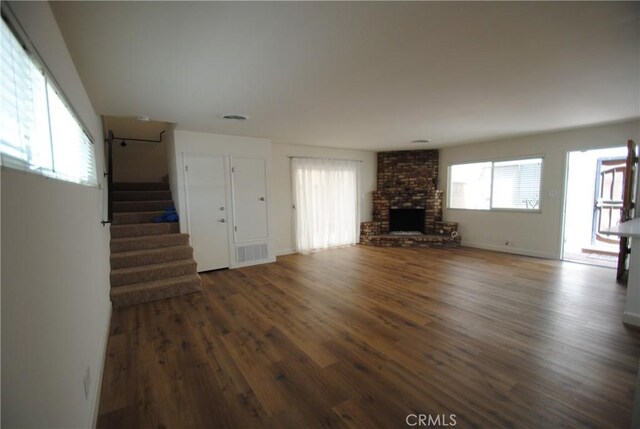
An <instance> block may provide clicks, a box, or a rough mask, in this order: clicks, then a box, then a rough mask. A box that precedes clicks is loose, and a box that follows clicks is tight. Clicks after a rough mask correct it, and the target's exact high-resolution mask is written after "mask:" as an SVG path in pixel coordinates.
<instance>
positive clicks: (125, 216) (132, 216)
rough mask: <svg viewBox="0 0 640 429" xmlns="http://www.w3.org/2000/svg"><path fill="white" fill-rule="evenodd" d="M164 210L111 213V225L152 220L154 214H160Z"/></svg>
mask: <svg viewBox="0 0 640 429" xmlns="http://www.w3.org/2000/svg"><path fill="white" fill-rule="evenodd" d="M163 214H164V211H142V212H122V213H114V214H113V225H131V224H135V223H149V222H153V218H154V217H156V216H162V215H163Z"/></svg>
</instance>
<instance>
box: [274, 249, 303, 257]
mask: <svg viewBox="0 0 640 429" xmlns="http://www.w3.org/2000/svg"><path fill="white" fill-rule="evenodd" d="M294 253H298V252H296V251H295V250H294V249H280V250H276V256H284V255H292V254H294Z"/></svg>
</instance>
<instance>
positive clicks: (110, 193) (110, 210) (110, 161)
mask: <svg viewBox="0 0 640 429" xmlns="http://www.w3.org/2000/svg"><path fill="white" fill-rule="evenodd" d="M114 138H115V137H114V135H113V131H111V130H109V132H108V133H107V138H106V139H104V141H105V143H106V144H107V171H105V172H104V177H106V178H107V220H103V221H102V222H100V223H102V225H103V226H104V225H106V224H108V223H111V222H112V221H113V140H114Z"/></svg>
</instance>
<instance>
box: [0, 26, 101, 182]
mask: <svg viewBox="0 0 640 429" xmlns="http://www.w3.org/2000/svg"><path fill="white" fill-rule="evenodd" d="M1 36H2V37H1V46H0V54H1V55H2V61H1V63H0V77H1V79H0V80H1V81H2V83H1V84H0V85H1V87H2V96H1V97H2V98H1V102H2V104H1V105H0V125H1V126H0V165H2V166H3V167H7V168H13V169H19V170H23V171H27V172H31V173H35V174H41V175H44V176H47V177H52V178H56V179H60V180H65V181H69V182H75V183H80V184H83V185H89V186H92V185H96V184H97V179H96V170H95V154H94V147H93V144H92V143H91V140H90V139H89V137H88V136H87V134H86V133H85V132H84V130H83V128H82V126H81V125H80V122H79V121H78V119H77V118H76V116H75V115H74V113H73V111H72V109H70V108H69V107H68V105H67V103H66V101H65V99H64V97H63V96H62V95H61V92H60V91H59V90H58V89H57V88H56V87H55V84H54V82H53V80H52V79H51V78H50V77H49V76H48V75H47V73H46V72H45V71H44V67H42V65H41V63H40V62H39V61H38V60H37V59H34V58H32V57H31V56H30V55H29V54H28V52H27V51H26V50H25V49H24V48H23V47H22V45H21V43H20V42H19V40H18V39H17V38H16V36H15V35H14V34H13V32H12V31H11V29H10V28H9V26H8V25H7V23H6V22H5V21H4V20H2V33H1Z"/></svg>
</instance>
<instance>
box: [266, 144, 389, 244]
mask: <svg viewBox="0 0 640 429" xmlns="http://www.w3.org/2000/svg"><path fill="white" fill-rule="evenodd" d="M272 147H273V211H274V215H275V236H274V237H275V241H276V243H275V245H276V255H284V254H287V253H292V252H294V251H295V247H296V246H295V239H294V236H293V218H292V205H293V203H292V190H291V163H290V159H289V157H290V156H301V157H305V156H306V157H318V158H337V159H353V160H359V161H362V165H361V168H360V193H361V194H360V221H362V222H365V221H370V220H371V214H372V213H371V210H372V208H371V193H372V192H373V191H375V190H376V171H377V156H376V153H375V152H366V151H355V150H342V149H330V148H322V147H314V146H302V145H290V144H275V143H274V144H273V146H272Z"/></svg>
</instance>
